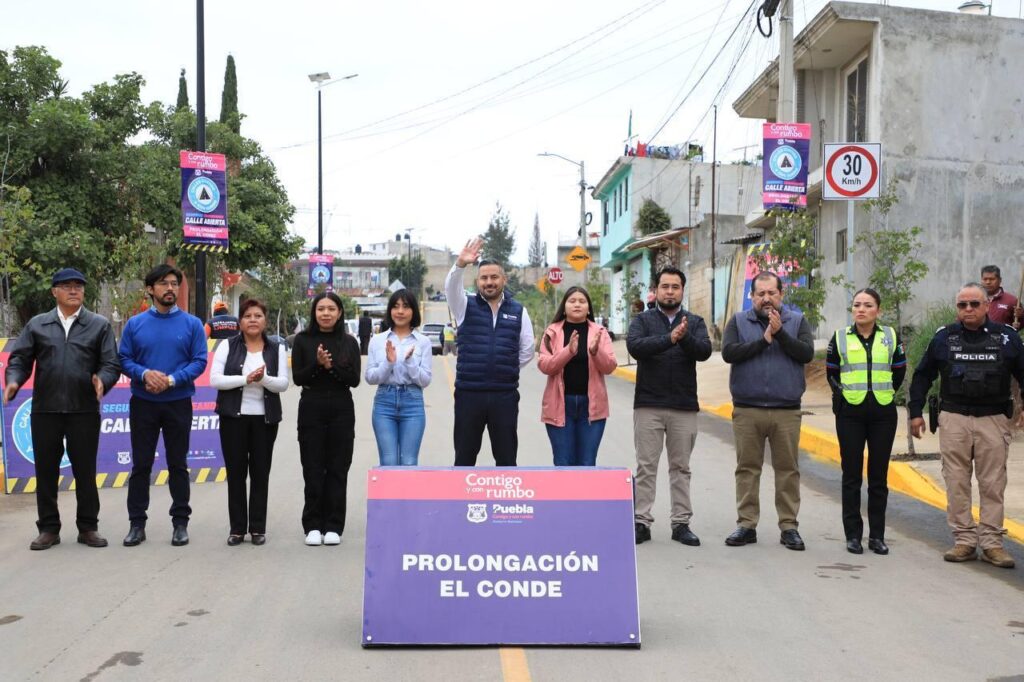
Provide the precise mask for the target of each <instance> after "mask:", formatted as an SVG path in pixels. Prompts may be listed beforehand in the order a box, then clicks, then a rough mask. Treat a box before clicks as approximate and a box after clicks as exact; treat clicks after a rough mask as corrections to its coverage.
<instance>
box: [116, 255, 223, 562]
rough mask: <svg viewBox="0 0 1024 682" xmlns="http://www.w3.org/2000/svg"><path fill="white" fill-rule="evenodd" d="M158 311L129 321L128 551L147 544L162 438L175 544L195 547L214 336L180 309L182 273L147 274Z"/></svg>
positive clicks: (124, 351) (124, 360) (125, 338)
mask: <svg viewBox="0 0 1024 682" xmlns="http://www.w3.org/2000/svg"><path fill="white" fill-rule="evenodd" d="M145 283H146V293H148V294H149V297H150V298H151V299H152V300H153V306H152V307H151V308H150V309H149V310H147V311H146V312H144V313H140V314H139V315H136V316H135V317H133V318H131V319H130V320H128V324H126V325H125V328H124V334H122V336H121V348H120V353H119V354H120V357H121V368H122V371H123V372H124V373H125V374H127V375H128V376H129V377H131V380H132V398H131V405H130V407H129V413H128V414H129V424H130V426H131V434H132V473H131V476H130V477H129V479H128V520H129V522H130V523H131V528H130V529H129V530H128V535H127V536H125V539H124V545H125V546H126V547H134V546H136V545H138V544H139V543H141V542H144V541H145V540H146V519H147V516H146V510H147V509H148V508H149V484H150V474H151V472H152V470H153V460H154V458H155V455H156V446H157V441H158V439H159V438H160V433H161V432H163V436H164V449H165V452H164V457H165V459H166V461H167V473H168V476H167V483H168V487H169V488H170V490H171V500H172V502H171V522H172V524H173V526H174V532H173V534H172V535H171V544H172V545H175V546H176V547H180V546H181V545H187V544H188V518H189V515H190V514H191V513H192V508H191V507H189V504H188V500H189V478H188V463H187V461H186V456H187V454H188V442H189V434H190V433H191V430H192V396H193V395H194V394H195V392H196V388H195V383H194V382H195V380H196V379H197V378H199V376H200V375H202V373H203V371H205V370H206V359H207V350H206V333H205V331H204V329H203V323H202V322H201V321H200V320H199V318H197V317H194V316H193V315H189V314H188V313H186V312H185V311H183V310H181V309H180V308H179V307H178V306H177V302H178V288H179V287H180V286H181V271H180V270H178V269H177V268H175V267H173V266H171V265H158V266H157V267H155V268H153V270H151V271H150V273H149V274H148V275H146V280H145Z"/></svg>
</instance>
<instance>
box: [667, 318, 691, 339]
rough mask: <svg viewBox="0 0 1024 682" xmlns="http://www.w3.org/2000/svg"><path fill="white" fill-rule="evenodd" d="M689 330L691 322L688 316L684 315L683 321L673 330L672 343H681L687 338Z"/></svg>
mask: <svg viewBox="0 0 1024 682" xmlns="http://www.w3.org/2000/svg"><path fill="white" fill-rule="evenodd" d="M688 329H689V320H688V318H687V317H686V315H683V321H682V322H680V323H679V326H677V327H676V328H675V329H673V330H672V333H671V335H670V336H671V337H672V343H679V341H680V340H681V339H682V338H683V337H684V336H686V332H687V330H688Z"/></svg>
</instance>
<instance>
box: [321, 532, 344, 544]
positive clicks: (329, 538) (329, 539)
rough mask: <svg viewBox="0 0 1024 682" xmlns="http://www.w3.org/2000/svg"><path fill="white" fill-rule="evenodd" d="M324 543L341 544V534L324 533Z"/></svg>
mask: <svg viewBox="0 0 1024 682" xmlns="http://www.w3.org/2000/svg"><path fill="white" fill-rule="evenodd" d="M324 544H325V545H340V544H341V536H340V535H338V534H337V533H334V532H327V533H324Z"/></svg>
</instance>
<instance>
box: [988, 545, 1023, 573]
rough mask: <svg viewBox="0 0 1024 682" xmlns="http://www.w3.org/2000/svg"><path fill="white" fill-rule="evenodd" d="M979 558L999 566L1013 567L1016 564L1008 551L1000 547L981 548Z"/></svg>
mask: <svg viewBox="0 0 1024 682" xmlns="http://www.w3.org/2000/svg"><path fill="white" fill-rule="evenodd" d="M981 560H982V561H987V562H988V563H990V564H992V565H993V566H998V567H999V568H1013V567H1014V566H1015V565H1016V564H1015V563H1014V561H1013V557H1012V556H1010V553H1009V552H1007V551H1006V550H1005V549H1003V548H1002V547H994V548H992V549H983V550H981Z"/></svg>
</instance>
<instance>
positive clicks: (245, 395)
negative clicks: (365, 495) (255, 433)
mask: <svg viewBox="0 0 1024 682" xmlns="http://www.w3.org/2000/svg"><path fill="white" fill-rule="evenodd" d="M243 343H244V341H243ZM229 345H230V344H228V342H227V341H224V342H222V343H221V344H220V345H219V346H217V352H215V353H214V354H213V366H212V367H211V368H210V385H211V386H213V387H214V388H215V389H217V390H218V391H230V390H232V389H235V388H241V389H242V410H241V412H242V414H250V415H257V414H265V413H266V410H265V408H264V406H263V389H267V390H268V391H270V392H271V393H283V392H284V391H285V389H287V388H288V352H287V351H286V350H285V348H284V344H283V343H282V344H280V345H278V348H277V373H278V376H276V377H275V376H271V375H270V374H269V373H267V372H264V373H263V378H262V379H260V380H259V381H257V382H254V383H251V384H247V383H246V382H245V378H246V377H247V376H249V375H250V374H252V372H253V371H255V370H256V369H257V368H259V367H262V366H263V365H264V364H266V363H265V362H264V361H263V353H262V352H259V353H251V352H249V351H246V352H245V362H244V363H242V373H241V374H224V366H225V365H226V364H227V361H228V346H229Z"/></svg>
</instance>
